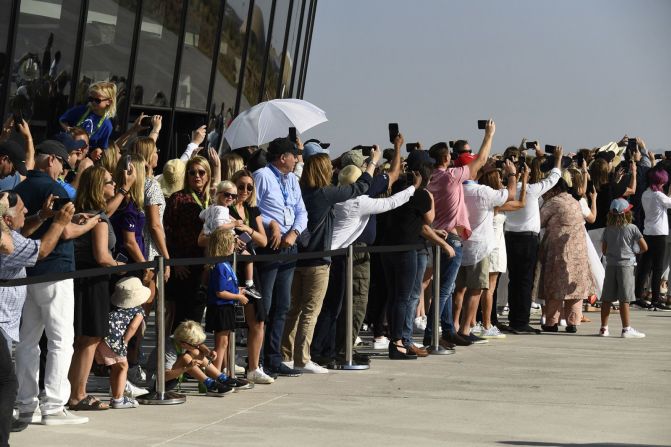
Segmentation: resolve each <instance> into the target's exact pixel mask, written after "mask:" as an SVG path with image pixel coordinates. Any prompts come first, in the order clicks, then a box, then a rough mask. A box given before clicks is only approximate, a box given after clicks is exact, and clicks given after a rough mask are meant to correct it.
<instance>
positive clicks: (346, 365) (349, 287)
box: [333, 245, 370, 370]
mask: <svg viewBox="0 0 671 447" xmlns="http://www.w3.org/2000/svg"><path fill="white" fill-rule="evenodd" d="M346 260H347V261H346V265H347V268H346V274H345V361H344V362H343V363H338V362H336V364H335V367H334V368H333V369H342V370H362V369H369V368H370V365H368V364H358V363H356V362H354V360H353V359H352V358H353V350H354V346H353V340H352V332H353V331H354V329H353V327H352V326H353V324H354V323H353V321H352V320H353V318H354V315H353V312H354V311H353V309H352V308H353V307H354V303H353V301H354V246H352V245H350V246H349V247H348V248H347V257H346Z"/></svg>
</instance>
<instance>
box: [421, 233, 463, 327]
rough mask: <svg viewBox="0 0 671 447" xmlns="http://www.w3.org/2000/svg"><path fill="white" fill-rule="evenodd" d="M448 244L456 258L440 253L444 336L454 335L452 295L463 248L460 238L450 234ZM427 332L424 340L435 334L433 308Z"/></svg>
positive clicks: (441, 315) (441, 308) (441, 317)
mask: <svg viewBox="0 0 671 447" xmlns="http://www.w3.org/2000/svg"><path fill="white" fill-rule="evenodd" d="M447 243H448V244H450V246H451V247H452V248H453V249H454V253H455V255H454V257H453V258H450V257H449V256H447V253H445V252H443V251H441V252H440V327H441V328H442V329H443V334H445V335H448V334H454V333H455V330H454V325H453V324H452V293H454V282H455V281H456V279H457V273H459V267H461V256H462V247H461V239H459V237H457V236H455V235H453V234H449V235H448V238H447ZM426 318H427V322H426V330H425V331H424V338H425V339H426V338H429V339H430V338H431V337H432V334H433V306H431V308H430V309H429V314H428V315H427V317H426Z"/></svg>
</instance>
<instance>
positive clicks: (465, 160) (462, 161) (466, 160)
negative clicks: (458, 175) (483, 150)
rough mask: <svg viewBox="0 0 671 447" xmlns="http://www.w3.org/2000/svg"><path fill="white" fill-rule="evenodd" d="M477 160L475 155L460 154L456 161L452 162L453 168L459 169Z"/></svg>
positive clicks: (468, 153)
mask: <svg viewBox="0 0 671 447" xmlns="http://www.w3.org/2000/svg"><path fill="white" fill-rule="evenodd" d="M476 158H478V156H477V155H474V154H471V153H470V152H462V153H461V154H460V155H459V157H457V159H456V160H454V166H456V167H457V168H460V167H462V166H466V165H468V164H470V163H471V162H472V161H473V160H475V159H476Z"/></svg>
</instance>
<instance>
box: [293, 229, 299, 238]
mask: <svg viewBox="0 0 671 447" xmlns="http://www.w3.org/2000/svg"><path fill="white" fill-rule="evenodd" d="M291 231H293V232H294V233H296V237H298V236H300V235H301V232H300V231H298V230H297V229H295V228H294V229H292V230H291Z"/></svg>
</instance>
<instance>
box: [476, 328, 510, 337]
mask: <svg viewBox="0 0 671 447" xmlns="http://www.w3.org/2000/svg"><path fill="white" fill-rule="evenodd" d="M480 338H497V339H501V338H506V334H503V333H501V331H500V330H499V328H497V327H496V326H494V325H492V326H490V328H489V329H485V330H484V331H482V332H481V333H480Z"/></svg>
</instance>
